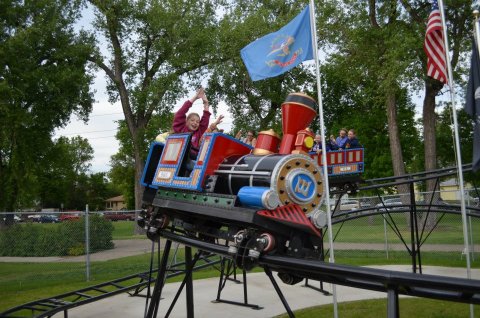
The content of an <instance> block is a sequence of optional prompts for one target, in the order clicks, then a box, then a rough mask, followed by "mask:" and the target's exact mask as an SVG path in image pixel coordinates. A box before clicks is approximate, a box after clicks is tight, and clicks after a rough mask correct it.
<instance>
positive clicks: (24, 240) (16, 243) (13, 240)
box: [0, 215, 113, 256]
mask: <svg viewBox="0 0 480 318" xmlns="http://www.w3.org/2000/svg"><path fill="white" fill-rule="evenodd" d="M89 224H90V227H89V232H90V253H94V252H98V251H102V250H107V249H112V248H113V242H112V232H113V225H112V224H111V222H109V221H108V220H105V219H104V218H102V217H101V216H98V215H92V216H91V217H89ZM84 253H85V218H81V219H80V220H72V221H67V222H63V223H60V224H31V223H27V224H14V225H12V226H10V227H8V228H6V229H2V230H1V231H0V256H66V255H72V256H73V255H82V254H84Z"/></svg>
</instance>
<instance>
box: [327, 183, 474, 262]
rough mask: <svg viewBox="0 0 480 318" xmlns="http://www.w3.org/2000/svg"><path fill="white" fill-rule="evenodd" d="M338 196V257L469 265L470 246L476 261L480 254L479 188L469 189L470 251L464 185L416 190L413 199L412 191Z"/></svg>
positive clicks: (334, 221) (335, 223)
mask: <svg viewBox="0 0 480 318" xmlns="http://www.w3.org/2000/svg"><path fill="white" fill-rule="evenodd" d="M334 199H336V200H333V202H334V203H333V204H332V207H331V210H332V211H333V212H332V213H333V217H332V230H333V237H334V252H335V254H334V255H335V261H336V262H339V263H342V262H351V261H352V258H356V257H357V258H358V259H359V260H362V261H364V260H365V259H366V260H367V262H368V260H371V261H372V262H373V263H375V262H380V263H382V264H390V263H391V264H396V263H399V262H405V261H406V262H408V261H410V262H416V264H417V265H419V264H422V265H441V264H442V262H443V264H450V265H456V264H457V265H459V266H462V265H463V266H465V262H464V258H465V253H467V252H469V253H470V259H471V260H472V261H473V262H475V260H477V259H478V256H476V253H478V252H479V250H480V236H479V234H478V233H480V219H479V218H480V205H479V201H478V196H477V190H475V189H469V190H467V191H466V193H465V201H466V212H467V230H468V233H466V234H467V240H468V245H469V251H466V250H465V239H464V232H463V223H462V215H461V207H460V194H459V191H442V192H436V193H434V194H433V195H432V194H431V193H425V192H416V193H415V198H413V200H412V198H411V196H410V194H389V195H375V196H349V197H347V196H343V197H341V198H334ZM325 243H328V241H327V240H325ZM327 245H328V244H326V246H325V248H326V249H327V254H328V248H329V247H328V246H327ZM455 261H458V262H457V263H455ZM473 265H474V266H475V264H473Z"/></svg>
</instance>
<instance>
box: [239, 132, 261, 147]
mask: <svg viewBox="0 0 480 318" xmlns="http://www.w3.org/2000/svg"><path fill="white" fill-rule="evenodd" d="M242 132H243V131H242V130H241V129H240V130H239V131H238V133H237V134H236V135H235V138H236V139H238V140H240V141H241V142H244V143H246V144H247V145H250V146H252V147H255V145H256V144H257V139H256V138H255V132H254V131H253V130H249V131H247V137H245V138H242Z"/></svg>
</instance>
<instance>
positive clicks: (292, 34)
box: [240, 6, 313, 81]
mask: <svg viewBox="0 0 480 318" xmlns="http://www.w3.org/2000/svg"><path fill="white" fill-rule="evenodd" d="M240 54H241V55H242V59H243V62H244V63H245V66H246V67H247V70H248V73H249V74H250V77H251V78H252V81H258V80H261V79H265V78H268V77H275V76H278V75H280V74H283V73H285V72H286V71H289V70H291V69H292V68H294V67H295V66H297V65H298V64H300V63H302V62H303V61H306V60H311V59H313V50H312V32H311V29H310V8H309V7H308V6H307V7H306V8H305V9H303V11H302V12H301V13H300V14H299V15H297V16H296V17H295V19H293V20H292V21H290V23H288V24H287V25H286V26H284V27H283V28H281V29H280V30H278V31H277V32H273V33H270V34H267V35H265V36H263V37H261V38H260V39H257V40H256V41H254V42H252V43H250V44H249V45H247V46H246V47H244V48H243V49H242V50H241V51H240Z"/></svg>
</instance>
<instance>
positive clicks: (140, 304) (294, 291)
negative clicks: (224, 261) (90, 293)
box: [68, 265, 480, 318]
mask: <svg viewBox="0 0 480 318" xmlns="http://www.w3.org/2000/svg"><path fill="white" fill-rule="evenodd" d="M372 268H382V269H386V270H396V271H405V272H409V271H410V270H411V267H410V266H409V265H401V266H398V265H397V266H372ZM423 271H424V273H425V274H433V275H443V276H455V277H466V271H465V269H459V268H444V267H433V266H424V267H423ZM237 277H238V276H237ZM274 277H275V279H276V281H277V283H278V284H279V286H280V288H281V289H282V292H283V293H284V296H285V298H286V300H287V302H288V304H289V305H290V307H291V309H292V310H294V311H295V310H298V309H302V308H308V307H312V306H319V305H325V304H331V303H332V302H333V296H325V295H323V294H322V293H320V292H318V291H315V290H313V289H311V288H307V287H304V286H303V282H302V283H300V284H297V285H294V286H290V285H285V284H283V283H282V282H281V281H280V279H278V278H277V277H276V274H275V273H274ZM472 278H476V279H479V278H480V270H472ZM247 283H248V284H247V287H248V303H249V304H253V305H258V306H260V307H262V309H260V310H256V309H252V308H249V307H243V306H237V305H231V304H226V303H214V302H212V301H213V300H215V299H216V296H217V288H218V278H209V279H201V280H195V281H193V293H194V295H193V297H194V314H195V317H209V318H224V317H233V318H235V317H239V318H244V317H249V318H250V317H251V318H257V317H258V318H265V317H274V316H277V315H280V314H283V313H285V312H286V310H285V308H284V307H283V304H282V302H281V301H280V299H279V297H278V295H277V294H276V293H275V290H274V289H273V287H272V284H271V282H270V280H269V279H268V277H267V276H266V275H265V274H264V273H250V274H248V275H247ZM310 284H312V285H314V286H317V287H318V282H312V281H310ZM179 286H180V283H171V284H166V285H165V287H164V289H163V293H162V299H161V301H160V306H159V311H158V316H157V317H164V316H165V314H166V312H167V310H168V308H169V306H170V304H171V302H172V299H173V297H174V296H175V294H176V292H177V290H178V288H179ZM324 288H325V289H326V290H328V291H331V290H332V287H331V285H330V284H324ZM336 290H337V302H346V301H356V300H364V299H374V298H386V294H385V293H382V292H374V291H369V290H363V289H357V288H351V287H344V286H340V285H337V286H336ZM222 299H224V300H231V301H237V302H243V301H244V299H243V284H236V283H234V282H231V281H229V282H227V284H226V287H225V288H224V290H223V292H222ZM385 305H386V304H385ZM144 310H145V298H142V297H130V296H128V295H127V294H122V295H118V296H114V297H111V298H108V299H104V300H101V301H98V302H94V303H91V304H87V305H83V306H81V307H78V308H75V309H72V310H70V311H69V313H68V315H69V317H71V318H72V317H73V318H87V317H107V318H108V317H112V318H113V317H140V316H143V314H144ZM170 317H186V301H185V292H182V294H181V295H180V297H179V299H178V301H177V303H176V305H175V307H174V309H173V311H172V313H171V315H170Z"/></svg>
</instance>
